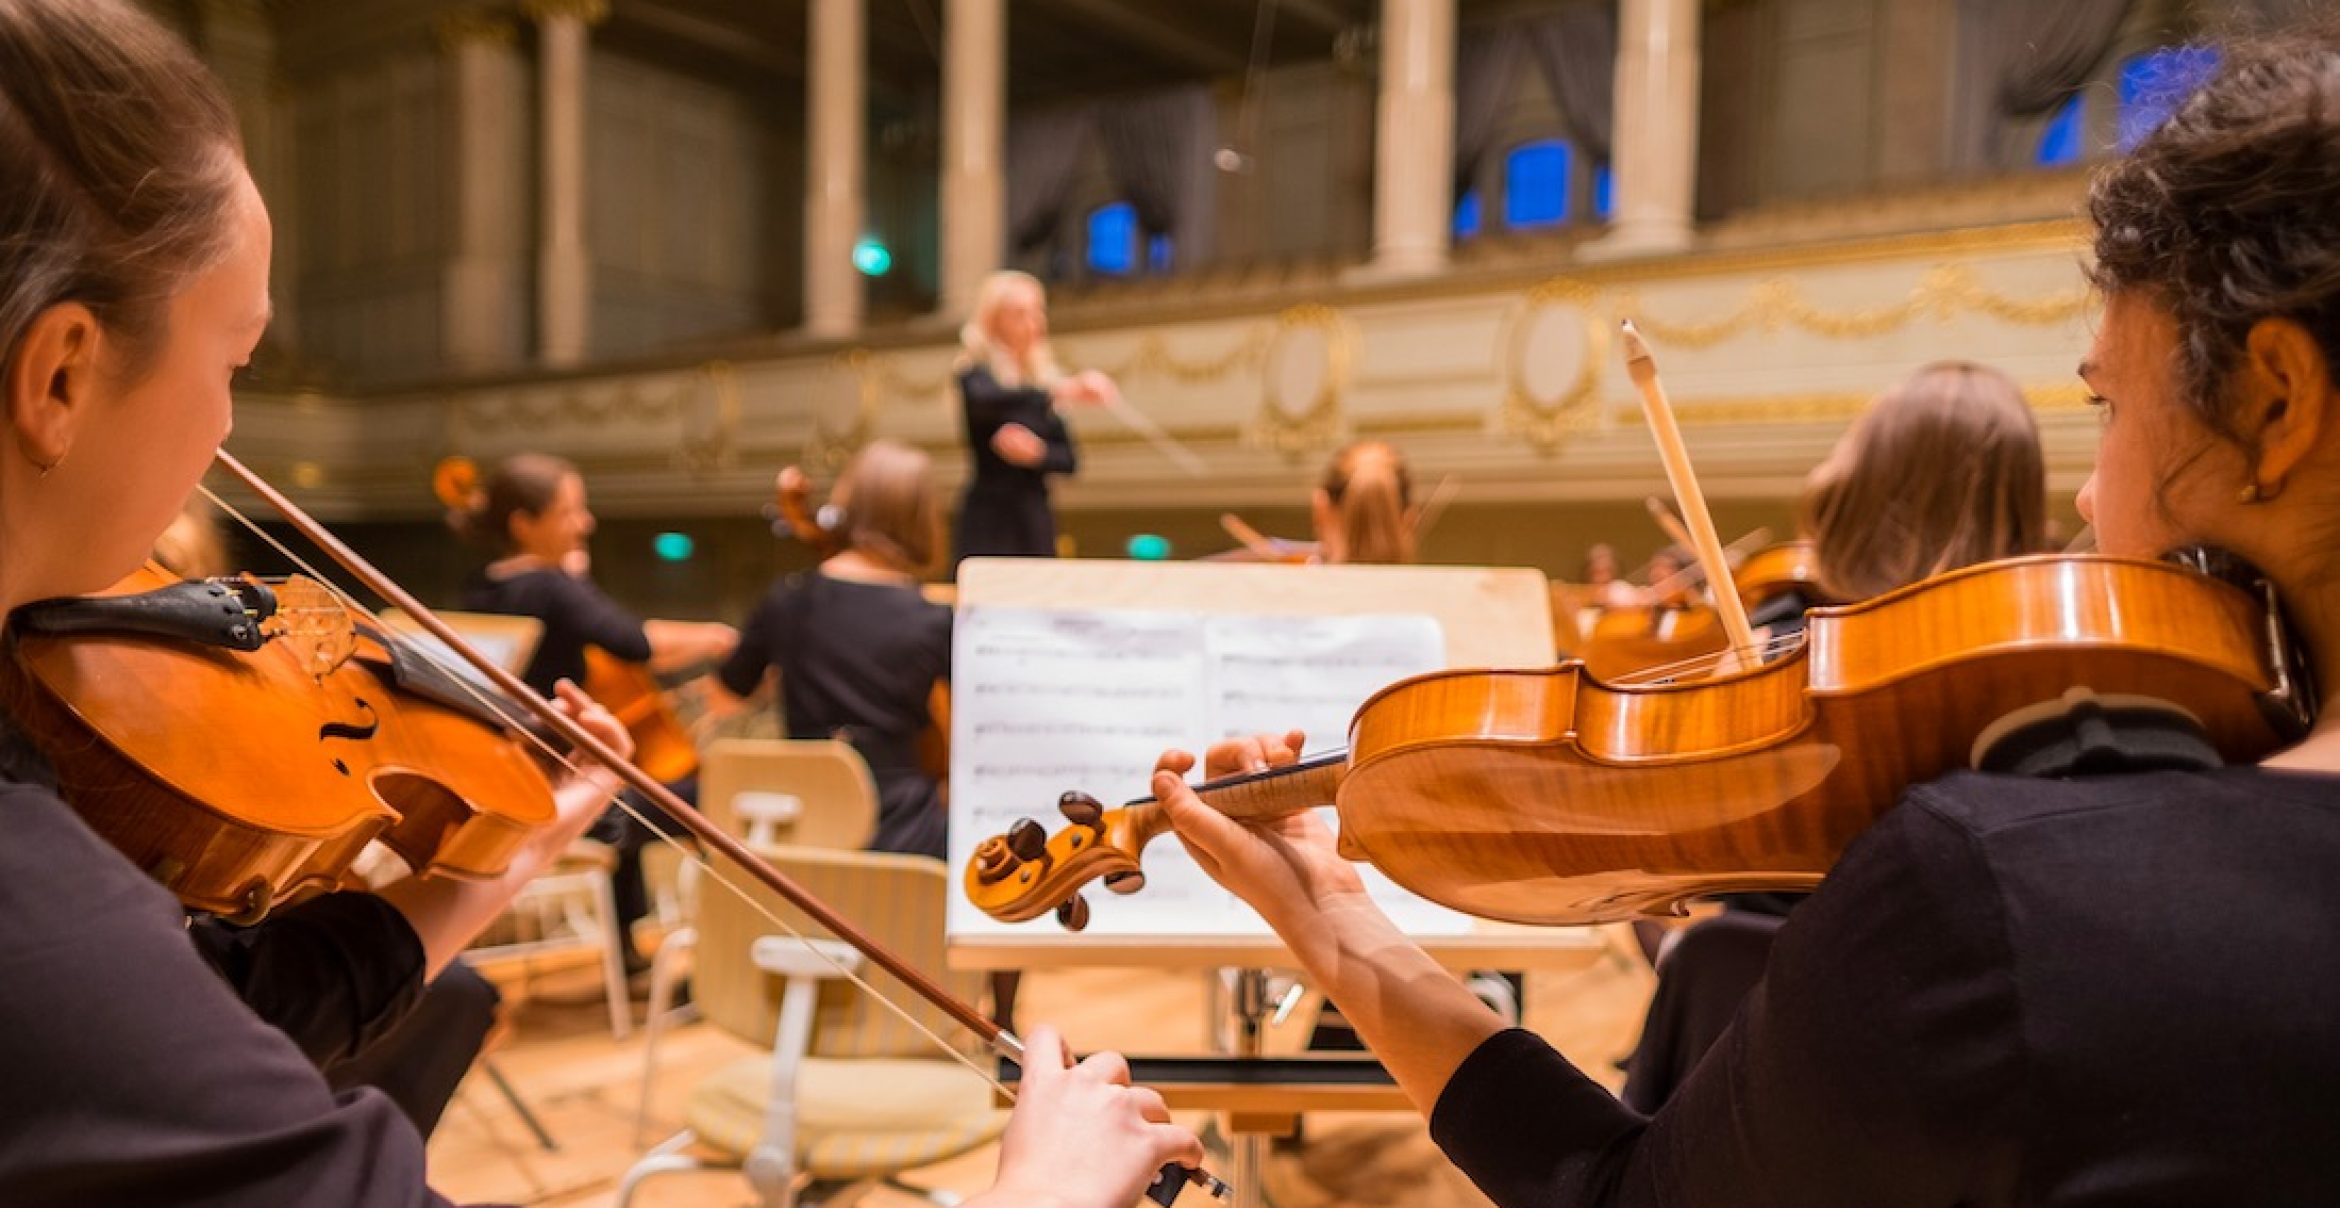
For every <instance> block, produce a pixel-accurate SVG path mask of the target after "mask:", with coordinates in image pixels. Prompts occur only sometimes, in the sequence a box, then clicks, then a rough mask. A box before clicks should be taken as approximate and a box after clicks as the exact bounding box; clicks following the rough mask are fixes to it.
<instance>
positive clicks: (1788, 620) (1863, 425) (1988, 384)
mask: <svg viewBox="0 0 2340 1208" xmlns="http://www.w3.org/2000/svg"><path fill="white" fill-rule="evenodd" d="M1944 449H1957V450H1959V451H1960V453H1959V455H1958V456H1956V457H1945V456H1943V455H1942V450H1944ZM2046 512H2047V466H2046V459H2045V457H2044V455H2043V454H2042V453H2041V451H2040V446H2039V425H2038V423H2037V421H2035V420H2034V419H2033V418H2032V415H2031V408H2030V406H2029V405H2028V404H2026V403H2025V402H2024V401H2023V393H2022V391H2021V390H2020V389H2019V388H2017V386H2016V385H2015V382H2014V380H2013V379H2011V378H2009V377H2008V376H2007V375H2006V374H2004V373H2001V372H1999V371H1998V370H1995V369H1991V368H1989V367H1987V366H1982V365H1976V364H1973V363H1971V362H1967V361H1943V362H1938V363H1936V364H1932V365H1928V366H1925V367H1924V368H1921V369H1919V370H1918V371H1916V372H1915V373H1912V374H1911V375H1909V376H1908V377H1907V378H1904V379H1903V380H1902V381H1900V382H1898V383H1896V384H1895V385H1894V386H1892V387H1891V388H1890V389H1888V390H1886V391H1885V393H1884V394H1882V395H1880V396H1878V398H1877V400H1876V401H1875V402H1874V403H1872V404H1871V405H1870V406H1869V408H1868V409H1867V410H1866V411H1864V412H1862V414H1861V415H1860V417H1859V418H1858V419H1856V420H1854V421H1853V424H1852V426H1851V427H1850V428H1848V429H1846V431H1845V434H1844V436H1843V437H1842V438H1840V439H1839V440H1838V441H1837V442H1836V447H1835V449H1834V450H1832V451H1831V452H1830V454H1829V456H1828V458H1827V459H1826V460H1825V461H1823V462H1821V463H1820V465H1819V466H1817V467H1815V468H1814V469H1813V471H1812V473H1811V475H1810V476H1809V477H1808V478H1807V479H1806V483H1805V488H1804V500H1803V520H1802V525H1801V528H1802V531H1803V535H1804V537H1805V538H1806V539H1808V540H1810V541H1811V542H1812V543H1813V545H1814V547H1815V549H1816V550H1817V551H1818V572H1819V587H1818V589H1817V593H1816V594H1807V592H1806V591H1805V590H1803V589H1796V588H1791V589H1789V590H1786V591H1782V592H1780V593H1779V594H1778V595H1775V596H1773V597H1771V598H1770V599H1768V600H1765V601H1763V602H1762V603H1761V604H1759V605H1757V606H1756V607H1755V608H1754V609H1753V611H1752V612H1751V613H1750V615H1749V618H1748V619H1749V621H1750V622H1751V623H1753V624H1754V625H1755V626H1757V627H1758V630H1759V631H1761V632H1765V633H1767V634H1768V635H1769V636H1771V637H1774V638H1777V637H1783V636H1786V635H1788V634H1792V633H1797V632H1800V631H1801V630H1802V629H1803V626H1804V611H1805V610H1806V609H1808V608H1811V607H1814V606H1816V605H1819V604H1821V603H1824V602H1828V601H1853V600H1864V599H1867V598H1869V597H1871V596H1879V595H1883V594H1885V593H1886V592H1888V591H1892V590H1893V589H1894V588H1897V587H1902V586H1905V585H1907V584H1911V583H1915V582H1918V581H1919V580H1921V579H1925V578H1928V577H1930V576H1933V575H1938V574H1941V573H1943V572H1945V571H1951V570H1956V569H1958V568H1959V567H1962V566H1970V565H1972V564H1974V563H1977V562H1987V561H1990V560H1992V559H1996V558H2012V557H2017V556H2019V555H2022V554H2029V553H2036V552H2038V551H2039V550H2040V549H2041V548H2042V544H2041V543H2042V530H2043V527H2044V517H2045V515H2046ZM1804 896H1805V895H1803V894H1796V893H1736V894H1728V895H1725V896H1724V897H1723V898H1722V903H1723V907H1724V915H1723V917H1721V918H1713V919H1708V920H1705V921H1702V922H1699V923H1697V924H1694V925H1692V926H1691V927H1689V928H1686V929H1684V930H1683V931H1681V932H1679V933H1677V934H1676V935H1675V936H1674V937H1673V939H1674V942H1673V943H1672V945H1671V947H1669V948H1667V949H1665V957H1664V959H1662V960H1660V961H1658V962H1657V970H1658V990H1657V994H1656V995H1655V996H1654V997H1653V998H1652V999H1651V1001H1650V1005H1649V1013H1648V1017H1647V1020H1646V1021H1645V1023H1644V1024H1643V1027H1642V1033H1641V1042H1640V1044H1639V1045H1638V1046H1636V1048H1635V1049H1634V1052H1633V1055H1632V1056H1631V1057H1630V1058H1628V1059H1627V1062H1626V1079H1625V1088H1624V1091H1623V1092H1622V1096H1621V1097H1622V1098H1623V1099H1624V1101H1625V1102H1626V1103H1627V1104H1628V1105H1630V1106H1631V1107H1633V1108H1634V1109H1636V1110H1638V1111H1642V1112H1645V1113H1646V1112H1651V1111H1655V1110H1656V1109H1657V1107H1658V1106H1659V1105H1660V1104H1662V1103H1664V1102H1665V1100H1666V1098H1667V1097H1668V1096H1669V1095H1671V1094H1672V1093H1673V1090H1674V1088H1676V1087H1677V1086H1679V1085H1680V1084H1681V1081H1682V1080H1683V1079H1684V1078H1686V1077H1687V1076H1688V1075H1689V1073H1690V1071H1691V1070H1692V1069H1693V1068H1695V1067H1696V1066H1697V1064H1698V1060H1699V1058H1700V1057H1702V1056H1704V1055H1705V1053H1706V1050H1707V1048H1708V1046H1710V1045H1711V1044H1713V1042H1714V1040H1715V1038H1716V1037H1717V1036H1719V1035H1721V1034H1722V1031H1723V1029H1724V1028H1725V1027H1726V1026H1728V1025H1729V1023H1730V1021H1731V1019H1732V1017H1733V1016H1734V1015H1736V1014H1737V1011H1738V1007H1739V1004H1740V1002H1741V1000H1743V999H1744V998H1745V997H1746V995H1747V993H1748V991H1750V990H1751V989H1753V987H1754V983H1755V982H1756V981H1757V980H1758V979H1759V978H1760V977H1761V976H1762V970H1763V962H1764V960H1765V958H1766V956H1767V955H1768V954H1769V952H1770V949H1771V944H1772V940H1773V938H1774V936H1775V935H1776V933H1777V931H1778V928H1779V926H1780V921H1781V920H1782V919H1784V918H1786V917H1787V915H1788V913H1789V911H1790V910H1792V909H1793V908H1794V907H1795V904H1796V903H1797V902H1799V901H1800V900H1802V898H1803V897H1804ZM1656 926H1657V925H1656V924H1654V923H1649V922H1647V921H1646V920H1644V921H1637V922H1636V923H1635V924H1634V929H1635V931H1636V932H1637V933H1639V934H1642V935H1643V938H1644V946H1645V950H1651V951H1654V950H1655V945H1654V944H1653V943H1652V942H1651V938H1650V937H1649V935H1648V934H1647V929H1654V928H1655V927H1656Z"/></svg>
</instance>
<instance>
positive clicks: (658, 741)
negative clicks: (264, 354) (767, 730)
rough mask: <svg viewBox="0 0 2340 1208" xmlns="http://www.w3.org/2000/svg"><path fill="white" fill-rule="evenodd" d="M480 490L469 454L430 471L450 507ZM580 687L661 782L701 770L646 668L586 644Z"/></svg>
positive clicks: (693, 745) (685, 732) (693, 743)
mask: <svg viewBox="0 0 2340 1208" xmlns="http://www.w3.org/2000/svg"><path fill="white" fill-rule="evenodd" d="M479 491H480V485H479V467H478V466H477V465H476V464H474V463H473V462H472V460H471V459H470V458H468V457H449V458H444V459H442V460H441V461H440V462H439V464H438V466H437V467H436V468H435V469H434V470H433V471H432V472H431V493H432V494H433V495H436V496H437V497H438V500H439V503H440V504H441V505H443V506H445V507H446V508H448V509H449V510H451V511H461V510H464V509H466V508H468V507H470V506H472V504H473V501H474V500H475V499H477V498H478V496H479ZM581 687H583V688H584V689H585V695H587V696H590V697H592V698H593V699H594V700H596V701H598V702H600V703H601V706H602V707H603V708H605V709H607V710H609V711H610V714H611V715H612V716H614V717H616V718H617V719H618V722H619V724H621V725H623V726H625V728H626V733H627V734H629V735H631V736H632V737H633V740H634V762H635V763H637V764H639V765H641V766H642V767H643V768H645V769H647V770H648V771H649V772H650V774H651V775H653V776H656V777H657V778H658V780H659V782H660V783H662V784H674V783H676V782H678V781H681V780H684V779H687V778H689V777H690V776H691V775H693V774H694V773H696V772H697V771H698V770H699V744H698V742H697V740H695V739H693V738H692V737H691V731H690V727H688V726H685V725H684V724H683V723H682V719H681V718H679V717H677V716H676V715H675V711H674V703H673V702H672V701H671V700H669V699H667V695H666V687H665V685H663V684H661V683H659V682H658V677H657V676H656V675H653V674H652V673H651V671H650V668H648V667H646V666H644V665H642V664H640V663H630V662H627V661H626V660H624V659H621V658H618V657H617V656H615V655H613V654H611V653H609V652H608V651H606V650H603V649H601V648H600V647H598V646H588V647H586V649H585V682H584V684H582V685H581Z"/></svg>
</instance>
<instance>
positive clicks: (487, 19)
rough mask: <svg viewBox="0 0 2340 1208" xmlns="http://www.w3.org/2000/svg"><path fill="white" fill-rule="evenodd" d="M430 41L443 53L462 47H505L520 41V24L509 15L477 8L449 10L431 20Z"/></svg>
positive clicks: (503, 48)
mask: <svg viewBox="0 0 2340 1208" xmlns="http://www.w3.org/2000/svg"><path fill="white" fill-rule="evenodd" d="M431 40H432V42H434V43H436V44H437V45H438V48H439V51H440V53H442V54H452V53H454V52H455V51H457V50H459V49H461V48H463V47H465V46H487V47H492V48H494V49H497V50H505V49H509V48H510V47H512V46H514V45H517V44H518V43H519V41H520V26H519V24H518V23H516V22H514V21H513V20H512V19H511V18H510V17H505V16H500V15H498V14H495V13H491V12H488V11H487V10H485V9H478V8H458V9H449V10H448V11H446V12H443V13H440V14H439V15H438V17H437V18H436V19H435V20H433V21H432V22H431Z"/></svg>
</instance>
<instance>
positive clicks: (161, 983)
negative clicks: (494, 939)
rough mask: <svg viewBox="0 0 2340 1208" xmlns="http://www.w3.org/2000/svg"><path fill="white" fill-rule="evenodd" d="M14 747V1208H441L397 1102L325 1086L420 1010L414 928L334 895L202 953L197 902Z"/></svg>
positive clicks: (375, 907) (3, 1127) (2, 961)
mask: <svg viewBox="0 0 2340 1208" xmlns="http://www.w3.org/2000/svg"><path fill="white" fill-rule="evenodd" d="M5 745H6V747H7V748H8V749H7V750H6V751H5V752H0V818H5V819H6V827H5V830H4V832H0V833H4V834H5V839H0V1204H6V1205H9V1206H10V1208H41V1206H46V1205H58V1206H60V1208H64V1206H71V1208H85V1206H88V1205H150V1204H152V1205H159V1204H172V1205H220V1206H222V1208H225V1206H229V1205H234V1206H238V1208H241V1206H245V1205H254V1204H267V1205H272V1206H274V1205H285V1206H288V1208H290V1206H308V1205H316V1206H317V1208H389V1206H393V1205H395V1206H400V1208H413V1206H423V1205H442V1204H444V1203H445V1202H446V1201H444V1200H442V1199H440V1198H439V1197H438V1196H436V1195H434V1194H432V1193H431V1191H430V1189H429V1188H428V1187H427V1186H426V1185H425V1183H424V1160H423V1143H422V1138H421V1137H420V1136H418V1135H417V1134H416V1132H415V1130H414V1126H413V1125H412V1124H410V1123H409V1122H408V1121H407V1119H406V1117H405V1116H404V1115H402V1114H401V1113H400V1112H399V1111H398V1109H397V1108H396V1107H395V1106H394V1105H393V1104H392V1103H391V1101H390V1100H389V1099H388V1098H386V1097H384V1096H383V1095H382V1094H381V1093H380V1092H377V1091H373V1090H368V1089H360V1090H356V1091H352V1092H348V1093H345V1094H340V1095H336V1094H334V1093H333V1092H332V1091H330V1090H329V1089H327V1086H326V1083H325V1079H324V1077H323V1076H322V1075H321V1074H319V1073H318V1062H319V1061H325V1060H332V1059H335V1058H338V1057H339V1056H342V1055H346V1053H347V1052H349V1051H351V1050H353V1049H355V1048H356V1047H359V1046H361V1045H363V1044H364V1043H366V1042H367V1041H368V1040H370V1039H371V1038H373V1037H376V1036H378V1035H379V1034H380V1033H381V1032H382V1031H383V1030H385V1029H386V1028H387V1027H388V1026H389V1025H390V1024H391V1023H393V1022H395V1020H396V1019H397V1018H398V1017H400V1016H401V1015H402V1014H403V1012H404V1011H405V1009H406V1008H407V1007H408V1006H410V1005H411V1004H412V1002H413V1000H414V996H415V995H416V994H417V993H418V992H419V990H420V987H421V976H422V969H423V953H422V945H421V942H420V941H419V940H418V939H417V938H416V937H415V935H414V932H413V930H412V928H411V927H409V926H407V924H406V922H405V920H404V918H403V917H402V916H400V915H398V913H397V912H396V911H395V910H394V909H393V908H391V907H390V906H388V905H387V904H385V903H382V902H381V901H380V900H378V899H374V898H370V897H367V896H365V895H360V894H332V895H328V896H326V897H323V898H319V899H316V900H315V901H313V902H310V903H307V904H305V905H303V906H300V907H296V908H293V909H291V910H289V911H286V912H284V913H282V914H279V915H277V916H275V917H273V918H271V919H270V920H269V921H268V922H266V923H264V924H263V925H261V926H260V927H258V928H253V929H248V930H244V931H240V932H229V931H227V930H225V929H216V928H205V929H202V930H201V931H199V932H198V933H197V934H196V935H195V936H193V937H192V938H191V937H190V933H189V929H188V926H187V922H186V919H185V916H184V915H183V914H182V913H181V912H180V908H179V904H178V902H177V901H176V900H175V899H173V898H172V897H171V895H170V894H169V893H168V892H166V891H165V890H164V889H163V888H162V887H161V886H160V885H158V884H157V883H155V882H154V881H153V880H152V879H150V878H148V877H147V876H146V875H145V874H144V873H141V872H140V871H139V870H138V869H136V868H134V867H132V866H131V864H130V863H129V862H128V861H127V860H125V859H123V858H122V856H121V855H120V854H119V853H117V852H116V851H115V850H114V849H113V848H112V847H111V846H108V845H107V844H106V843H105V841H104V840H102V839H100V838H98V836H97V835H96V834H94V833H92V832H91V831H90V830H89V828H88V827H87V826H86V825H84V824H83V823H82V821H81V819H80V817H79V816H78V815H77V814H75V813H74V812H73V811H72V809H71V808H69V807H68V806H67V805H66V804H65V803H64V802H63V801H62V800H60V799H59V798H58V797H57V795H56V793H55V792H54V791H53V790H52V789H51V788H50V787H48V785H47V784H46V783H44V782H42V780H43V778H42V776H41V775H40V774H39V772H38V771H29V772H28V767H29V765H30V762H31V761H29V760H28V759H27V758H26V757H25V756H24V754H23V753H22V752H21V750H20V749H19V748H17V747H16V746H15V743H14V740H13V739H10V740H7V742H6V744H5ZM256 1010H257V1011H260V1012H265V1013H267V1014H268V1015H269V1016H270V1018H269V1019H266V1020H264V1019H263V1018H262V1016H261V1014H256V1013H255V1011H256ZM272 1024H273V1025H276V1026H272Z"/></svg>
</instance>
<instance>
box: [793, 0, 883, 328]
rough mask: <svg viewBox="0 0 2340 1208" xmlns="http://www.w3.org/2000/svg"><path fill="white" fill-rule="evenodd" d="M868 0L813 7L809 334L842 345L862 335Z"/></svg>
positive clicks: (834, 0) (808, 120)
mask: <svg viewBox="0 0 2340 1208" xmlns="http://www.w3.org/2000/svg"><path fill="white" fill-rule="evenodd" d="M861 4H862V0H811V3H810V4H809V5H808V6H807V9H808V12H807V20H808V22H809V23H810V25H811V30H810V33H811V49H810V52H809V53H808V54H807V56H806V58H807V59H808V61H809V66H810V71H809V75H810V77H811V78H810V79H809V80H808V81H807V86H808V88H809V90H810V92H811V96H810V98H809V100H808V103H807V105H806V115H805V142H806V144H807V145H806V148H805V152H806V154H805V177H804V330H805V333H806V334H807V335H813V336H823V337H830V338H836V339H845V338H850V337H852V336H853V335H854V334H855V333H857V332H859V331H860V330H861V314H862V304H863V297H862V288H861V275H860V274H859V273H858V272H856V271H854V268H853V244H854V242H855V241H856V240H858V239H860V238H861V235H862V229H861V225H862V222H863V214H864V211H865V209H866V208H867V197H866V191H867V190H866V188H865V185H864V181H863V166H862V158H863V155H862V148H863V144H864V142H865V141H866V138H867V130H866V127H867V125H868V122H869V100H868V95H867V78H868V66H867V63H866V62H865V59H866V54H867V51H866V46H865V39H866V36H867V31H866V29H865V28H864V25H863V19H862V8H861Z"/></svg>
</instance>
